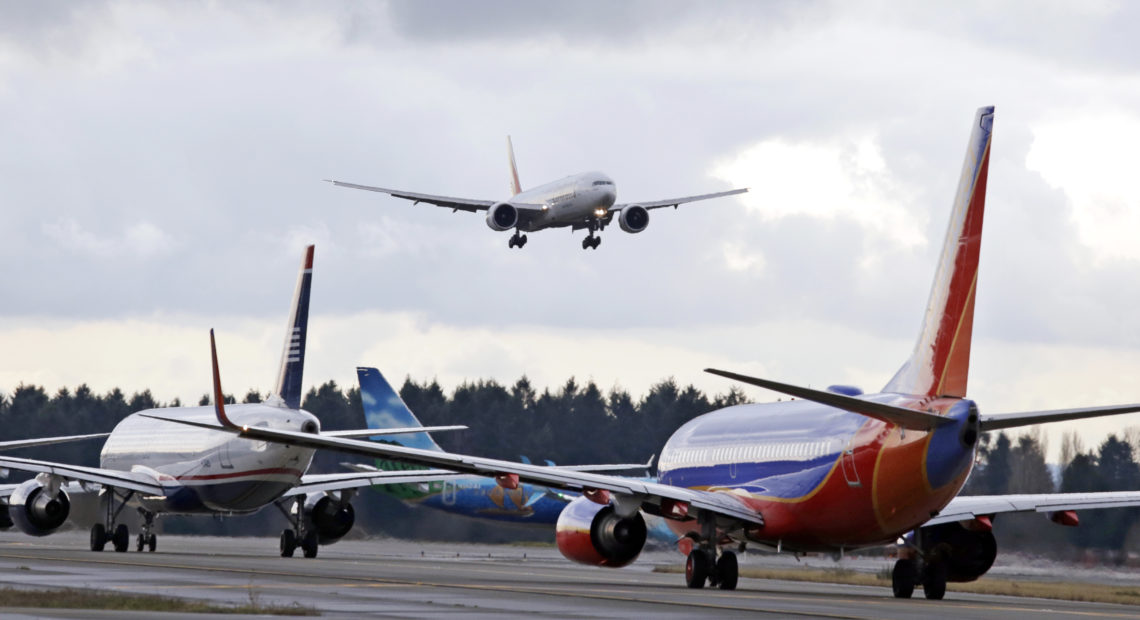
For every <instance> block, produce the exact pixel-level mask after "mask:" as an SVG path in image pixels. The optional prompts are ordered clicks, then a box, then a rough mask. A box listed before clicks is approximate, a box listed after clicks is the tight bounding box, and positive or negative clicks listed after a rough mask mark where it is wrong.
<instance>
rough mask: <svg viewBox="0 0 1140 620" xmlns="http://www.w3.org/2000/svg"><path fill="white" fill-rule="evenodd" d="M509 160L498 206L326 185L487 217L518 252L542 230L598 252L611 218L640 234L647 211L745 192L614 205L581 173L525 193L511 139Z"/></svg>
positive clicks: (612, 193) (592, 177) (605, 180)
mask: <svg viewBox="0 0 1140 620" xmlns="http://www.w3.org/2000/svg"><path fill="white" fill-rule="evenodd" d="M507 156H508V161H509V164H510V168H511V170H510V172H511V178H510V185H511V197H510V198H508V199H506V200H501V201H499V200H473V199H470V198H452V197H449V196H436V195H433V194H420V193H416V192H405V191H402V190H398V189H387V188H384V187H373V186H371V185H357V184H356V183H345V182H343V181H332V180H329V179H326V181H329V182H330V183H332V184H333V185H338V186H340V187H351V188H354V189H365V190H368V191H372V192H381V193H384V194H389V195H391V196H393V197H395V198H403V199H405V200H411V201H413V202H414V203H415V204H419V203H421V202H424V203H427V204H430V205H435V206H437V207H446V208H448V209H451V210H452V211H470V212H472V213H475V212H477V211H486V212H487V226H489V227H490V228H491V230H495V231H500V232H502V231H505V230H512V229H513V230H514V231H515V234H514V235H513V236H511V240H510V241H509V242H508V243H507V245H508V246H510V247H512V248H516V247H517V248H522V247H523V246H524V245H526V241H527V236H526V234H525V233H528V232H535V231H538V230H543V229H545V228H565V227H570V230H572V231H574V230H582V229H586V230H588V231H590V232H589V235H587V236H586V237H585V238H584V239H582V249H583V250H586V249H591V248H592V249H597V247H598V246H599V245H600V244H601V243H602V238H601V237H599V236H597V235H596V234H595V233H597V232H600V231H602V230H604V229H605V227H606V226H607V225H609V224H610V222H612V221H613V219H614V217H615V216H617V218H618V225H619V226H620V227H621V229H622V230H624V231H625V232H627V233H639V232H641V231H643V230H645V228H646V227H647V226H649V211H650V210H652V209H660V208H662V207H674V208H676V207H678V206H680V205H682V204H685V203H687V202H696V201H698V200H708V199H710V198H720V197H722V196H732V195H734V194H742V193H744V192H746V191H748V190H747V189H734V190H730V191H727V192H716V193H713V194H701V195H699V196H686V197H684V198H666V199H664V200H650V201H648V202H639V203H636V204H614V202H615V201H616V200H617V186H616V185H614V181H613V179H611V178H610V177H608V176H606V175H604V174H602V173H601V172H584V173H582V174H576V175H573V176H568V177H566V178H564V179H560V180H558V181H553V182H550V183H546V184H545V185H539V186H538V187H535V188H532V189H528V190H526V191H523V189H522V186H521V185H520V184H519V173H518V168H517V167H516V166H515V152H514V147H512V146H511V138H510V136H508V137H507Z"/></svg>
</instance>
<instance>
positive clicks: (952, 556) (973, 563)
mask: <svg viewBox="0 0 1140 620" xmlns="http://www.w3.org/2000/svg"><path fill="white" fill-rule="evenodd" d="M921 540H922V548H923V549H922V550H923V554H924V555H925V556H926V557H927V558H930V559H934V560H936V561H942V562H945V563H946V580H947V581H956V582H966V581H974V580H975V579H977V578H978V577H981V576H982V575H984V574H986V571H988V570H990V567H991V566H993V565H994V559H996V558H997V541H996V540H994V535H993V532H990V531H985V530H976V531H975V530H968V529H966V528H964V527H962V525H961V524H960V523H942V524H940V525H932V526H930V527H924V528H922V536H921Z"/></svg>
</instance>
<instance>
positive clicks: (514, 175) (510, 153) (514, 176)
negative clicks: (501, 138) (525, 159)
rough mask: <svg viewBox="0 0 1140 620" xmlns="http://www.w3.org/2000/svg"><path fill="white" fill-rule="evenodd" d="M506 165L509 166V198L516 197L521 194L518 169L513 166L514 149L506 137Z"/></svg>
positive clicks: (508, 137)
mask: <svg viewBox="0 0 1140 620" xmlns="http://www.w3.org/2000/svg"><path fill="white" fill-rule="evenodd" d="M507 163H509V164H510V166H511V196H517V195H519V194H521V193H522V185H520V184H519V169H518V166H516V165H515V147H514V145H513V144H511V137H510V136H507Z"/></svg>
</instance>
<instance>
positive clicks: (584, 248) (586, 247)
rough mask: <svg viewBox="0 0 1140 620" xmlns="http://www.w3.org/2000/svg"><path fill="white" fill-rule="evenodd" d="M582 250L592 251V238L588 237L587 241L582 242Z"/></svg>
mask: <svg viewBox="0 0 1140 620" xmlns="http://www.w3.org/2000/svg"><path fill="white" fill-rule="evenodd" d="M582 249H583V250H588V249H590V238H589V237H586V238H585V239H583V240H582Z"/></svg>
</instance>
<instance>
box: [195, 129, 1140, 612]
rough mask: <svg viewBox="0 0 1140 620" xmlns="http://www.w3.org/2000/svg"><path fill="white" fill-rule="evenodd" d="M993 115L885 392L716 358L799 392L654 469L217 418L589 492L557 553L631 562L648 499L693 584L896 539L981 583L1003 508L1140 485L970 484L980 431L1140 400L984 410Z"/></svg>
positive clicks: (677, 437)
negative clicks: (762, 560) (769, 375)
mask: <svg viewBox="0 0 1140 620" xmlns="http://www.w3.org/2000/svg"><path fill="white" fill-rule="evenodd" d="M993 118H994V110H993V108H992V107H986V108H981V109H979V110H978V111H977V114H976V115H975V116H974V120H973V126H972V127H973V130H972V133H971V135H970V140H969V142H968V144H967V151H966V159H965V163H964V165H963V169H962V174H961V177H960V179H959V184H958V191H957V195H956V197H955V200H954V204H953V209H952V213H951V217H950V225H949V228H948V230H947V235H946V240H945V244H944V246H943V250H942V254H941V259H940V262H939V265H938V270H937V272H936V276H935V281H934V286H933V287H932V289H931V293H930V298H929V302H928V304H927V307H926V315H925V319H924V321H923V325H922V329H921V332H920V335H919V338H918V342H917V344H916V345H915V348H914V351H913V353H912V355H911V357H910V359H908V360H907V362H906V363H905V364H903V366H902V368H901V369H900V370H899V372H898V373H897V374H896V375H895V376H894V378H892V379H891V381H890V382H889V383H888V384H887V385H886V387H885V388H884V389H883V391H882V392H881V393H879V394H863V393H862V392H861V391H860V390H858V389H856V388H852V387H845V386H833V387H831V388H829V389H828V390H814V389H809V388H804V387H799V386H794V385H789V384H785V383H778V382H775V381H768V380H765V379H759V378H754V377H747V376H744V375H739V374H735V373H730V372H725V371H720V370H713V369H710V370H709V372H713V373H715V374H718V375H722V376H725V377H729V378H731V379H735V380H739V381H743V382H746V383H750V384H753V385H757V386H760V387H764V388H766V389H770V390H774V391H777V392H781V393H783V394H787V395H790V396H793V397H795V399H794V400H791V401H784V402H776V403H767V404H749V405H737V406H733V407H727V408H725V409H721V410H718V411H714V412H711V413H708V414H705V415H703V416H700V417H697V418H694V419H693V420H691V421H689V422H687V423H686V424H684V425H682V426H681V427H680V428H679V429H677V431H676V432H675V433H674V434H673V436H672V437H670V438H669V440H668V442H667V443H666V444H665V447H664V450H663V451H662V453H661V459H660V461H659V464H658V481H657V482H655V483H654V482H641V481H637V480H631V479H628V478H620V477H617V476H606V475H601V474H592V473H587V472H578V471H573V470H571V469H569V468H562V467H555V468H551V467H537V466H534V465H525V464H520V463H512V462H509V461H502V460H496V459H488V458H482V457H475V456H469V455H463V454H452V453H446V452H444V453H441V452H434V451H429V450H423V449H418V448H411V447H403V446H395V445H387V444H370V443H367V442H362V441H357V440H352V439H346V438H334V437H321V436H316V435H307V434H305V433H299V432H296V431H290V430H281V429H268V428H255V427H251V426H246V425H238V424H234V423H232V422H230V421H229V420H227V419H226V418H224V417H222V416H220V415H219V416H218V423H217V424H212V425H206V426H207V428H211V429H218V430H220V429H223V428H224V429H227V430H228V431H229V432H231V433H235V434H237V435H239V436H242V437H248V438H251V439H259V440H265V441H274V442H281V443H283V444H285V445H292V446H297V447H307V448H327V449H333V450H340V451H342V452H346V453H351V454H360V455H366V456H371V457H376V458H383V459H390V460H399V461H403V462H406V463H412V464H416V465H423V466H428V467H439V468H444V469H451V470H454V471H457V472H463V473H468V474H476V475H481V476H489V477H494V479H495V480H496V481H498V483H499V484H500V485H501V486H502V487H503V488H504V489H513V488H516V487H517V486H518V485H519V484H520V483H522V482H529V483H533V484H541V485H544V486H548V487H554V488H560V489H568V490H573V491H578V492H581V493H582V497H580V498H578V499H576V500H574V501H572V502H570V504H568V505H567V506H566V508H565V509H564V510H563V511H562V514H561V516H560V517H559V519H558V525H557V530H556V541H557V544H558V548H559V550H560V551H561V552H562V554H563V555H564V556H566V557H567V558H569V559H571V560H574V561H576V562H581V563H585V564H593V565H598V566H610V567H619V566H625V565H627V564H629V563H630V562H633V561H634V560H635V559H636V558H637V557H638V555H639V554H640V553H641V550H642V548H643V546H644V544H645V539H646V526H645V520H644V518H643V517H642V513H643V512H644V513H647V514H653V515H660V516H662V517H665V518H666V519H668V523H669V525H670V527H672V528H673V529H674V531H675V532H677V534H678V535H680V536H683V537H685V538H686V539H687V541H688V544H687V545H686V546H688V547H689V551H688V557H687V559H686V564H685V581H686V584H687V585H688V586H689V587H692V588H701V587H704V585H705V584H706V583H711V584H713V585H715V586H719V587H720V588H721V589H725V590H733V589H735V588H736V586H737V577H738V570H737V562H736V554H735V553H734V552H733V551H730V550H729V549H732V548H739V547H743V546H745V545H753V546H755V547H759V548H761V549H767V550H771V551H791V552H804V551H824V552H829V553H843V552H844V551H845V550H850V549H855V548H859V547H872V546H883V545H889V544H892V543H896V541H897V544H899V545H900V547H901V548H900V557H899V559H898V561H897V562H896V563H895V566H894V570H893V572H892V582H893V583H892V587H893V591H894V595H895V596H896V597H899V598H910V596H911V595H912V594H913V592H914V589H915V587H916V585H920V584H921V585H922V587H923V590H924V595H925V596H926V598H928V599H941V598H942V597H943V596H944V595H945V592H946V583H947V582H948V581H972V580H975V579H977V578H978V577H980V576H982V575H983V574H985V573H986V571H988V570H989V568H990V566H991V565H992V564H993V561H994V558H995V557H996V555H997V544H996V542H995V539H994V536H993V532H992V528H993V519H994V517H995V516H996V515H999V514H1004V513H1009V512H1038V513H1042V514H1043V515H1044V516H1045V517H1047V518H1049V519H1051V520H1052V521H1053V522H1055V523H1058V524H1061V525H1075V524H1076V523H1077V522H1078V518H1077V514H1076V511H1077V510H1079V509H1099V508H1109V507H1125V506H1138V505H1140V491H1128V492H1110V493H1067V494H1035V495H1000V496H975V497H958V496H957V495H958V492H959V491H960V490H961V488H962V485H963V484H964V483H965V481H966V478H967V476H968V475H969V474H970V470H971V468H972V467H973V463H974V459H975V457H976V456H977V447H978V437H979V434H980V433H983V432H986V431H992V430H997V429H1003V428H1013V427H1018V426H1026V425H1031V424H1039V423H1044V422H1056V421H1061V420H1076V419H1082V418H1091V417H1095V416H1105V415H1116V414H1122V413H1130V412H1136V411H1140V404H1130V405H1120V406H1111V407H1087V408H1074V409H1059V410H1053V411H1030V412H1021V413H1012V414H1004V415H983V414H982V413H980V411H979V409H978V405H977V404H976V403H975V402H974V401H972V400H970V399H968V398H967V397H966V383H967V377H968V372H969V357H970V342H971V333H972V331H973V319H974V299H975V292H976V290H975V287H976V284H977V275H978V257H979V250H980V248H981V240H982V218H983V213H984V210H985V191H986V182H987V177H988V169H989V161H990V138H991V133H992V128H993ZM588 431H589V429H584V430H583V432H588Z"/></svg>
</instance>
